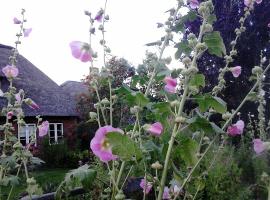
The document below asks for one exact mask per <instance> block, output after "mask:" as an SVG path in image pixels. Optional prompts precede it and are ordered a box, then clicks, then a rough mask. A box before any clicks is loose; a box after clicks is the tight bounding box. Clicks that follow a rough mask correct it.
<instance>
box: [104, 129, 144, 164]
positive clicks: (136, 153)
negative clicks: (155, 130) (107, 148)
mask: <svg viewBox="0 0 270 200" xmlns="http://www.w3.org/2000/svg"><path fill="white" fill-rule="evenodd" d="M106 139H108V143H109V144H110V145H111V146H112V152H113V154H115V155H117V156H119V157H120V158H121V159H122V160H126V161H129V160H133V159H134V158H135V159H136V160H140V159H141V158H142V152H141V149H140V148H139V146H138V145H137V143H136V142H134V141H133V140H132V139H131V138H130V137H128V136H127V135H122V134H119V133H117V132H111V133H108V134H107V135H106Z"/></svg>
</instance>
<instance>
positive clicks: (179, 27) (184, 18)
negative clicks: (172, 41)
mask: <svg viewBox="0 0 270 200" xmlns="http://www.w3.org/2000/svg"><path fill="white" fill-rule="evenodd" d="M196 19H197V13H196V12H195V11H194V10H191V11H189V12H188V13H187V14H186V15H184V16H182V17H181V18H180V20H179V22H178V23H177V25H176V26H175V28H174V30H175V31H176V32H179V31H181V32H183V31H184V30H185V29H184V26H185V23H186V22H187V21H190V22H193V21H194V20H196Z"/></svg>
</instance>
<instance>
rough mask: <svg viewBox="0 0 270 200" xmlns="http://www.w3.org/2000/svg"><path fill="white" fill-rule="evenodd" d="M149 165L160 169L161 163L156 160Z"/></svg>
mask: <svg viewBox="0 0 270 200" xmlns="http://www.w3.org/2000/svg"><path fill="white" fill-rule="evenodd" d="M151 167H152V168H153V169H162V165H161V164H160V163H159V162H158V161H156V162H155V163H153V164H152V165H151Z"/></svg>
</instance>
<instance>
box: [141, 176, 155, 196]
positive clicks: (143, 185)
mask: <svg viewBox="0 0 270 200" xmlns="http://www.w3.org/2000/svg"><path fill="white" fill-rule="evenodd" d="M140 187H141V188H142V189H143V193H144V192H145V194H148V193H149V192H150V191H151V189H152V187H153V186H152V184H151V183H150V182H148V181H147V184H146V180H145V178H144V179H141V182H140Z"/></svg>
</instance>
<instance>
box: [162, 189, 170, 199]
mask: <svg viewBox="0 0 270 200" xmlns="http://www.w3.org/2000/svg"><path fill="white" fill-rule="evenodd" d="M170 198H171V195H170V189H169V188H168V187H167V186H166V187H165V188H164V192H163V196H162V199H170Z"/></svg>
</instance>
